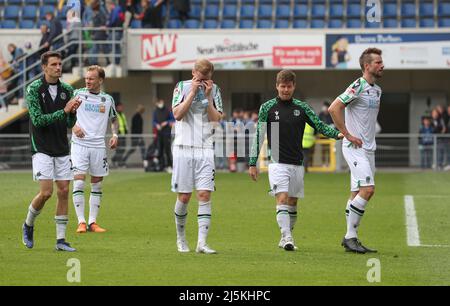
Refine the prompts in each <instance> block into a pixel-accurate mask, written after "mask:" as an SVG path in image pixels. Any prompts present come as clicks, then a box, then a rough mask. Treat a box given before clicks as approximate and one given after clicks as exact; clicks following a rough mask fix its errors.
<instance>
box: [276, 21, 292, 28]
mask: <svg viewBox="0 0 450 306" xmlns="http://www.w3.org/2000/svg"><path fill="white" fill-rule="evenodd" d="M275 28H276V29H288V28H289V20H287V19H277V20H275Z"/></svg>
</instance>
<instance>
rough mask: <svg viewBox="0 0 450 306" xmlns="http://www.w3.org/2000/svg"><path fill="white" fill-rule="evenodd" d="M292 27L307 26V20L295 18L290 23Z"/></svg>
mask: <svg viewBox="0 0 450 306" xmlns="http://www.w3.org/2000/svg"><path fill="white" fill-rule="evenodd" d="M292 27H293V28H294V29H305V28H307V27H308V21H307V20H306V19H296V20H294V22H293V23H292Z"/></svg>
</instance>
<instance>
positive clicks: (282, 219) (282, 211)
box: [277, 205, 292, 237]
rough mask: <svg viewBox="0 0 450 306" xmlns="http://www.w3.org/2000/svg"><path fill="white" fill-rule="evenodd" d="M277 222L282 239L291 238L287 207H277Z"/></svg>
mask: <svg viewBox="0 0 450 306" xmlns="http://www.w3.org/2000/svg"><path fill="white" fill-rule="evenodd" d="M277 222H278V226H279V227H280V231H281V236H282V237H290V236H292V234H291V228H290V223H291V221H290V217H289V206H288V205H277Z"/></svg>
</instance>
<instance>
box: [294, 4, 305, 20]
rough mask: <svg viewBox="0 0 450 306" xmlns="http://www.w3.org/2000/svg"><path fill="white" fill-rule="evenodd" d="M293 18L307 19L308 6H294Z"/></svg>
mask: <svg viewBox="0 0 450 306" xmlns="http://www.w3.org/2000/svg"><path fill="white" fill-rule="evenodd" d="M294 16H295V18H307V17H308V6H307V5H306V4H296V5H295V6H294Z"/></svg>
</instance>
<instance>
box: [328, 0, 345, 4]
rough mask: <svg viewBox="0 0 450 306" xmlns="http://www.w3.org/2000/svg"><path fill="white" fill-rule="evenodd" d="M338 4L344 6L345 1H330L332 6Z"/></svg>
mask: <svg viewBox="0 0 450 306" xmlns="http://www.w3.org/2000/svg"><path fill="white" fill-rule="evenodd" d="M336 3H338V4H341V5H344V0H330V4H336Z"/></svg>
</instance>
